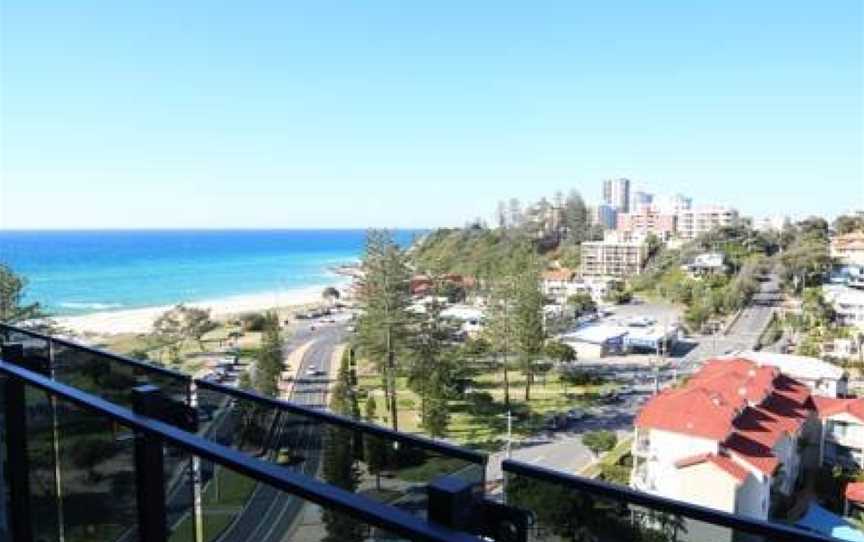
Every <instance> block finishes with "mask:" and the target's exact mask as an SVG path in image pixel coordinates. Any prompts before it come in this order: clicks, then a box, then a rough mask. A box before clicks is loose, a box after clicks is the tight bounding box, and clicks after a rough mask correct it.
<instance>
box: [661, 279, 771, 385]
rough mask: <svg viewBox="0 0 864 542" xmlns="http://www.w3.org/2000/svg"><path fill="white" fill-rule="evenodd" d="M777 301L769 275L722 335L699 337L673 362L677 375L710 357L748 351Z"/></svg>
mask: <svg viewBox="0 0 864 542" xmlns="http://www.w3.org/2000/svg"><path fill="white" fill-rule="evenodd" d="M781 300H782V295H781V293H780V286H779V283H778V280H777V276H776V275H773V274H772V275H770V276H769V277H768V280H766V281H764V282H760V291H759V292H757V293H756V294H755V295H754V296H753V299H752V300H751V301H750V304H749V305H747V307H745V308H744V309H743V310H742V311H741V314H740V315H739V316H738V319H737V320H736V321H735V323H734V324H732V326H731V327H730V328H729V329H728V330H727V331H726V333H717V334H714V335H704V336H702V337H701V340H700V341H699V343H698V344H697V345H696V346H695V347H694V348H693V349H692V350H690V351H689V352H687V354H686V355H685V356H684V357H683V358H681V359H680V360H679V361H678V362H677V363H676V362H675V361H673V363H675V364H676V366H677V369H678V371H679V373H691V372H695V371H696V370H698V368H699V365H700V364H701V362H702V361H703V360H705V359H706V358H710V357H712V356H719V355H723V354H727V353H731V352H735V351H738V350H752V349H753V348H754V347H755V346H756V344H757V343H758V341H759V336H760V335H761V334H762V332H763V331H765V328H766V327H767V326H768V323H769V322H770V321H771V314H772V312H773V311H774V307H775V306H776V305H777V304H778V303H779V302H780V301H781Z"/></svg>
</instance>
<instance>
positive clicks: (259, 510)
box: [216, 323, 345, 542]
mask: <svg viewBox="0 0 864 542" xmlns="http://www.w3.org/2000/svg"><path fill="white" fill-rule="evenodd" d="M344 337H345V325H344V323H341V324H321V325H318V324H316V329H315V330H311V329H309V327H308V326H304V327H303V328H301V329H300V330H298V331H297V332H296V334H295V335H294V336H293V337H292V339H291V341H290V343H289V344H287V345H286V347H285V353H284V355H285V358H287V357H288V355H289V354H290V353H291V351H293V350H294V349H296V348H299V347H301V346H303V345H306V344H308V343H309V342H312V344H311V346H309V347H308V349H307V350H306V352H305V354H304V355H303V358H302V360H301V361H300V366H299V367H298V369H297V378H296V379H295V380H296V382H295V385H294V388H293V390H292V391H291V393H290V397H289V399H290V400H291V401H293V402H295V403H297V404H301V405H307V406H309V407H312V408H326V405H327V390H328V386H329V378H328V376H327V375H328V374H330V372H331V367H330V364H331V360H332V357H333V353H334V351H335V348H336V347H337V345H338V344H339V343H341V342H342V341H343V340H344ZM312 366H314V367H315V368H316V369H317V370H318V371H320V372H321V376H309V375H307V371H308V370H309V368H310V367H312ZM275 425H276V428H275V432H274V437H273V441H272V443H271V446H270V447H269V448H270V450H271V452H275V451H276V450H278V449H279V448H280V447H287V448H290V449H291V450H293V451H295V452H299V453H300V454H301V455H302V456H303V457H304V458H305V459H304V461H303V462H302V463H300V464H299V465H297V466H295V467H288V468H293V469H296V470H298V471H299V472H301V473H303V474H305V475H307V476H310V477H315V476H316V475H317V473H318V469H319V466H320V461H321V457H320V453H321V437H322V429H323V428H324V426H323V425H322V424H319V423H303V422H302V420H300V419H299V418H298V416H297V415H294V414H287V413H283V414H282V415H280V416H279V417H278V418H277V419H276V420H275ZM304 504H305V503H304V501H302V500H301V499H298V498H295V497H294V496H292V495H289V494H287V493H283V492H280V491H277V490H275V489H273V488H272V487H270V486H267V485H265V484H258V485H257V486H256V488H255V490H254V492H253V494H252V497H251V498H250V499H249V501H248V502H247V504H246V506H245V507H244V509H243V510H242V512H241V513H240V514H239V515H238V516H237V517H236V518H235V520H234V521H233V522H232V524H231V525H230V526H228V528H226V529H225V530H224V531H223V532H222V534H221V535H220V536H219V537H218V538H217V539H216V540H218V541H219V542H247V541H255V542H258V541H261V542H280V541H282V540H286V539H288V538H289V535H290V532H291V530H292V528H293V526H294V524H295V521H296V520H297V519H298V518H299V516H300V512H301V511H302V509H303V505H304Z"/></svg>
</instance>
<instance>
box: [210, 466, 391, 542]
mask: <svg viewBox="0 0 864 542" xmlns="http://www.w3.org/2000/svg"><path fill="white" fill-rule="evenodd" d="M202 519H203V526H204V542H211V541H213V540H220V541H230V542H246V541H248V542H253V541H254V542H259V541H260V542H280V541H282V540H286V539H290V540H302V541H303V542H318V541H321V542H337V541H338V542H361V541H365V540H393V541H396V540H401V538H399V537H396V536H394V535H392V534H391V533H387V532H384V531H382V530H381V529H378V528H375V527H372V526H370V525H368V524H365V523H363V522H362V521H360V520H356V519H354V518H352V517H350V516H347V515H345V514H341V513H337V512H334V511H332V510H326V509H322V508H321V507H320V506H317V505H315V504H313V503H310V502H308V501H305V500H304V499H302V498H300V497H297V496H294V495H290V494H288V493H285V492H282V491H279V490H277V489H274V488H272V487H270V486H268V485H266V484H260V483H257V482H256V481H255V480H253V479H251V478H248V477H247V476H244V475H242V474H239V473H237V472H235V471H232V470H230V469H226V468H223V467H217V468H216V469H215V472H214V471H212V469H211V470H210V473H209V474H208V475H207V481H206V483H205V484H204V489H203V498H202Z"/></svg>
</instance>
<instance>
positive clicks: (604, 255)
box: [580, 240, 648, 278]
mask: <svg viewBox="0 0 864 542" xmlns="http://www.w3.org/2000/svg"><path fill="white" fill-rule="evenodd" d="M581 251H582V254H581V256H582V261H581V268H580V271H581V273H582V276H583V277H617V278H627V277H629V276H632V275H636V274H639V273H640V272H641V271H642V267H643V266H644V265H645V259H646V258H647V257H648V247H647V246H646V245H645V243H642V242H634V241H606V240H604V241H588V242H585V243H582V248H581Z"/></svg>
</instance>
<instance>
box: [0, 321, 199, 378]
mask: <svg viewBox="0 0 864 542" xmlns="http://www.w3.org/2000/svg"><path fill="white" fill-rule="evenodd" d="M0 330H6V331H11V332H13V333H23V334H25V335H30V336H31V337H34V338H37V339H41V340H43V341H48V342H53V343H55V344H61V345H63V346H68V347H70V348H74V349H76V350H83V351H85V352H89V353H91V354H96V355H99V356H102V357H106V358H111V359H113V360H114V361H119V362H120V363H123V364H124V365H129V366H130V367H133V368H137V369H141V370H142V371H154V372H157V373H162V375H163V376H167V377H170V378H176V379H178V380H183V381H185V382H186V383H187V384H188V383H189V382H191V381H192V377H191V376H189V375H188V374H185V373H181V372H179V371H175V370H173V369H168V368H167V367H160V366H159V365H154V364H152V363H147V362H144V361H141V360H137V359H134V358H130V357H128V356H124V355H121V354H117V353H115V352H111V351H108V350H103V349H101V348H96V347H94V346H89V345H86V344H81V343H79V342H77V341H73V340H71V339H64V338H61V337H55V336H53V335H46V334H45V333H40V332H38V331H32V330H30V329H22V328H19V327H16V326H11V325H9V324H0Z"/></svg>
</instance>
